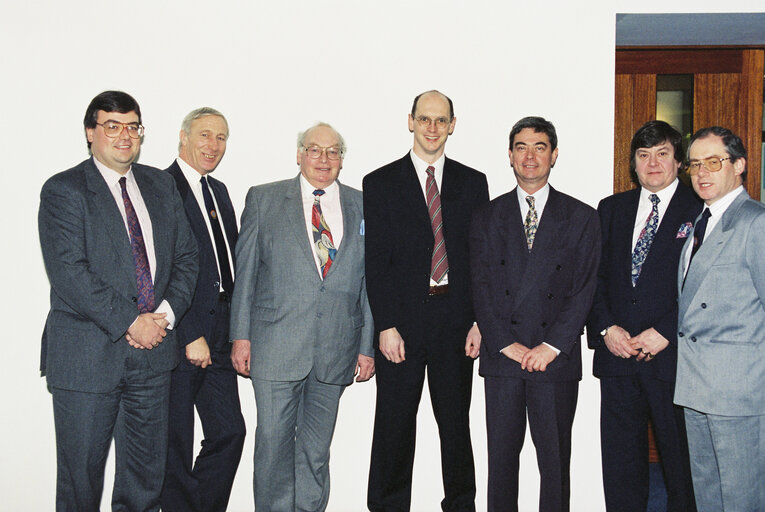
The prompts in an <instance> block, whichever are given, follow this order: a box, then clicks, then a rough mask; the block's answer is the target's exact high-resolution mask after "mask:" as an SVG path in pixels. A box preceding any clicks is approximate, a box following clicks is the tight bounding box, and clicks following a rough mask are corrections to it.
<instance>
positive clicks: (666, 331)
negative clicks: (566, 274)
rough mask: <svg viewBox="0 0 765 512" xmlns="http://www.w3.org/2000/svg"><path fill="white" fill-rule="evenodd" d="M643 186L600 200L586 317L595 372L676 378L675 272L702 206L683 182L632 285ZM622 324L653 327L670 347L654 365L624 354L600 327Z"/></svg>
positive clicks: (631, 328) (633, 329) (634, 328)
mask: <svg viewBox="0 0 765 512" xmlns="http://www.w3.org/2000/svg"><path fill="white" fill-rule="evenodd" d="M639 200H640V189H635V190H629V191H627V192H622V193H620V194H616V195H613V196H610V197H607V198H605V199H603V200H602V201H601V202H600V204H599V205H598V217H599V218H600V226H601V236H602V251H601V258H600V269H599V270H598V287H597V290H596V292H595V299H594V301H593V303H592V311H591V312H590V317H589V319H588V321H587V341H588V344H589V347H590V348H591V349H594V350H595V356H594V360H593V373H594V375H595V376H596V377H615V376H625V375H634V374H636V373H638V372H641V373H646V374H650V375H653V376H654V377H656V378H658V379H661V380H664V381H668V382H674V380H675V368H676V366H677V285H676V283H675V276H676V273H677V264H678V262H679V261H680V253H681V250H682V248H683V245H684V244H685V242H686V240H687V237H688V236H689V235H690V229H689V228H690V226H692V225H693V221H694V220H695V219H696V216H697V215H698V214H699V212H700V211H701V201H700V200H699V199H698V198H697V197H696V195H695V194H694V193H693V191H692V190H691V189H690V188H688V187H686V186H685V185H683V184H682V183H678V185H677V189H676V190H675V193H674V194H673V195H672V199H671V200H670V202H669V205H668V206H667V210H666V211H665V212H664V217H663V218H662V220H661V225H660V226H659V230H658V231H657V232H656V235H655V236H654V240H653V243H652V244H651V249H650V251H649V252H648V256H647V257H646V259H645V261H644V262H643V266H642V268H641V269H640V278H639V279H638V281H637V285H636V286H634V287H633V286H632V277H631V272H632V251H633V246H632V234H633V232H634V228H635V216H636V215H637V209H638V202H639ZM612 325H619V326H621V327H623V328H624V329H625V330H627V332H629V333H630V334H631V335H633V336H636V335H638V334H640V333H641V332H643V331H644V330H646V329H649V328H651V327H653V328H654V329H656V330H657V331H658V332H659V334H661V335H662V336H664V337H665V338H666V339H667V340H669V345H668V346H667V348H665V349H664V350H662V351H661V352H660V353H658V354H657V355H656V358H655V359H654V360H653V361H651V363H650V364H646V363H645V362H641V361H638V360H637V359H635V358H634V357H633V358H630V359H622V358H620V357H617V356H615V355H613V354H612V353H611V352H610V351H609V350H608V347H606V344H605V342H604V341H603V338H602V337H601V336H600V332H601V331H602V330H603V329H605V328H606V327H610V326H612Z"/></svg>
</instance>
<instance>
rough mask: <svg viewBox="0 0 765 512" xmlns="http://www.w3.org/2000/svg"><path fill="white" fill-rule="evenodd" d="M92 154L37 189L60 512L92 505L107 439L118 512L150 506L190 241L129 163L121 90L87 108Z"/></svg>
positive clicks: (128, 111) (131, 143) (150, 180)
mask: <svg viewBox="0 0 765 512" xmlns="http://www.w3.org/2000/svg"><path fill="white" fill-rule="evenodd" d="M84 124H85V135H86V138H87V141H88V147H89V148H90V152H91V154H92V158H89V159H88V160H85V161H84V162H82V163H80V164H78V165H77V166H75V167H73V168H72V169H69V170H68V171H64V172H62V173H59V174H56V175H55V176H53V177H52V178H50V179H49V180H48V181H47V182H46V183H45V185H43V188H42V192H41V194H40V211H39V217H38V221H39V232H40V245H41V247H42V254H43V260H44V262H45V268H46V270H47V273H48V279H49V280H50V285H51V293H50V302H51V307H50V312H49V314H48V319H47V322H46V324H45V331H44V332H43V337H42V357H41V372H42V374H43V375H45V376H46V378H47V382H48V389H49V390H50V392H51V394H52V395H53V416H54V421H55V425H56V450H57V452H56V455H57V463H58V476H57V488H56V510H98V509H99V508H100V504H101V494H102V490H103V485H104V466H105V464H106V457H107V454H108V452H109V447H110V444H111V440H112V438H113V439H114V444H115V456H116V457H115V459H116V460H115V465H116V474H115V478H114V489H113V491H112V508H113V509H115V510H154V511H156V510H159V495H160V490H161V489H162V479H163V477H164V473H165V454H166V450H167V429H168V397H169V392H170V372H171V370H172V369H173V368H174V367H175V365H176V364H177V348H176V340H175V334H174V330H173V327H174V324H175V321H176V319H178V318H181V316H182V315H183V314H184V313H185V311H186V310H187V309H188V307H189V304H190V302H191V298H192V295H193V293H194V284H195V282H196V277H197V249H196V243H195V242H194V239H193V237H192V234H191V230H190V228H189V224H188V221H187V220H186V215H185V213H184V212H183V205H182V203H181V200H180V197H179V196H178V191H177V190H176V188H175V184H174V182H173V180H172V178H171V177H170V176H168V175H167V174H164V173H161V172H160V171H159V170H157V169H154V168H152V167H147V166H144V165H140V164H137V163H134V161H135V159H136V158H137V157H138V152H139V149H140V147H141V137H142V136H143V126H142V125H141V111H140V108H139V106H138V103H137V102H136V101H135V100H134V99H133V98H132V97H131V96H129V95H128V94H126V93H124V92H120V91H106V92H103V93H101V94H99V95H98V96H96V97H95V98H94V99H93V100H92V101H91V103H90V105H89V106H88V109H87V111H86V113H85V120H84Z"/></svg>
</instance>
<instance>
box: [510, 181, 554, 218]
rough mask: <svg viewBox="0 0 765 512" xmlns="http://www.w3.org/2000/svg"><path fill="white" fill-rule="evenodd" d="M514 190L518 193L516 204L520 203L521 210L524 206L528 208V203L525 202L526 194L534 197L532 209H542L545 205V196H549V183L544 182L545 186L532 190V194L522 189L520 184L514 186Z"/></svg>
mask: <svg viewBox="0 0 765 512" xmlns="http://www.w3.org/2000/svg"><path fill="white" fill-rule="evenodd" d="M516 191H517V194H518V204H520V205H521V211H523V210H524V207H525V208H528V207H529V206H528V203H527V202H526V196H531V197H533V198H534V209H535V210H537V211H539V210H543V209H544V207H545V205H546V204H547V198H548V197H549V196H550V184H549V183H545V186H544V187H542V188H540V189H539V190H537V191H536V192H534V193H533V194H529V193H528V192H526V191H525V190H523V189H522V188H521V187H520V186H518V187H516Z"/></svg>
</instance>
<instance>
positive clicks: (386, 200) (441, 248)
mask: <svg viewBox="0 0 765 512" xmlns="http://www.w3.org/2000/svg"><path fill="white" fill-rule="evenodd" d="M456 121H457V120H456V118H455V117H454V108H453V105H452V101H451V100H450V99H449V98H448V97H446V96H444V95H443V94H441V93H440V92H438V91H428V92H425V93H423V94H420V95H419V96H417V97H416V98H415V99H414V103H413V105H412V112H411V114H409V131H410V132H412V133H414V144H413V148H412V150H411V151H409V153H407V154H406V155H404V157H403V158H401V159H399V160H396V161H394V162H392V163H390V164H388V165H386V166H384V167H382V168H380V169H378V170H376V171H374V172H372V173H370V174H368V175H367V176H366V177H365V178H364V186H363V189H364V218H365V221H366V226H367V236H366V271H367V287H368V291H369V303H370V306H371V307H372V314H373V315H374V320H375V333H376V342H377V343H376V348H377V350H376V351H375V367H376V368H377V404H376V412H375V426H374V439H373V441H372V461H371V467H370V470H369V491H368V497H367V505H368V507H369V510H371V511H393V510H409V506H410V502H411V495H412V468H413V464H414V449H415V430H416V423H417V408H418V406H419V402H420V396H421V395H422V387H423V383H424V380H425V374H426V368H427V376H428V389H429V390H430V399H431V404H432V405H433V414H434V415H435V417H436V422H437V423H438V432H439V436H440V439H441V468H442V477H443V485H444V494H445V497H444V499H443V501H442V502H441V508H442V509H443V510H445V511H473V510H475V470H474V464H473V449H472V445H471V441H470V418H469V411H470V398H471V391H472V382H473V381H472V379H473V358H475V357H476V356H477V355H478V349H479V345H480V337H481V335H480V333H479V332H478V329H477V328H476V327H475V326H474V318H473V308H472V301H471V298H470V287H469V261H468V259H469V258H468V227H469V225H470V217H471V215H472V213H473V211H474V210H475V209H476V208H477V207H478V206H479V205H481V204H484V203H486V202H487V201H488V200H489V191H488V186H487V183H486V177H485V176H484V175H483V174H482V173H480V172H478V171H476V170H474V169H471V168H469V167H467V166H465V165H462V164H461V163H459V162H456V161H454V160H451V159H449V158H446V156H445V155H444V148H445V147H446V140H447V138H448V137H449V135H451V134H452V133H453V132H454V126H455V124H456Z"/></svg>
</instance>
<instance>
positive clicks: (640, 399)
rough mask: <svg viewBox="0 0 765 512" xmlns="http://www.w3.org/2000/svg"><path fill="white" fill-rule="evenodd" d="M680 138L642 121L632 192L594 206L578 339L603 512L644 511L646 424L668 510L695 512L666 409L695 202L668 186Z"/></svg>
mask: <svg viewBox="0 0 765 512" xmlns="http://www.w3.org/2000/svg"><path fill="white" fill-rule="evenodd" d="M684 155H685V152H684V150H683V146H682V135H681V134H680V133H679V132H678V131H677V130H675V129H674V128H672V127H671V126H670V125H669V124H667V123H665V122H664V121H649V122H647V123H646V124H644V125H643V126H642V127H640V129H639V130H638V131H637V132H635V135H634V136H633V137H632V143H631V144H630V168H631V170H632V178H633V180H635V181H637V182H638V184H639V185H640V187H639V188H637V189H634V190H629V191H627V192H622V193H620V194H615V195H613V196H610V197H607V198H606V199H603V200H602V201H601V202H600V205H599V206H598V215H599V217H600V227H601V234H602V251H601V260H600V270H599V274H598V287H597V291H596V292H595V299H594V301H593V305H592V310H591V312H590V316H589V319H588V323H587V340H588V343H589V346H590V348H591V349H593V350H594V352H595V356H594V361H593V373H594V375H595V376H596V377H598V378H599V379H600V390H601V402H600V439H601V448H602V449H601V455H602V462H603V490H604V491H605V498H606V510H608V511H609V512H645V510H646V506H647V504H648V492H649V488H648V483H649V482H648V419H649V418H650V419H651V422H652V423H653V426H654V432H655V439H656V443H657V446H658V448H659V453H660V454H661V465H662V468H663V470H664V472H663V473H664V483H665V487H666V490H667V507H666V508H667V510H671V511H674V512H686V511H694V510H695V504H694V500H693V491H692V487H691V475H690V467H689V465H688V442H687V441H686V438H685V420H684V419H683V411H682V408H681V407H677V406H675V405H673V403H672V398H673V395H674V385H675V369H676V367H677V286H676V283H675V276H676V274H677V265H678V262H679V261H680V253H681V251H682V248H683V245H684V244H685V241H686V240H687V239H688V236H689V235H690V232H691V228H692V226H693V221H694V220H695V219H696V216H697V215H698V214H699V212H700V211H701V201H699V200H698V198H697V197H696V196H695V195H694V194H693V191H692V190H691V189H690V188H688V187H687V186H685V185H684V184H683V183H681V182H680V181H679V180H678V179H677V174H678V170H679V168H680V164H681V163H682V162H683V158H684Z"/></svg>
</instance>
